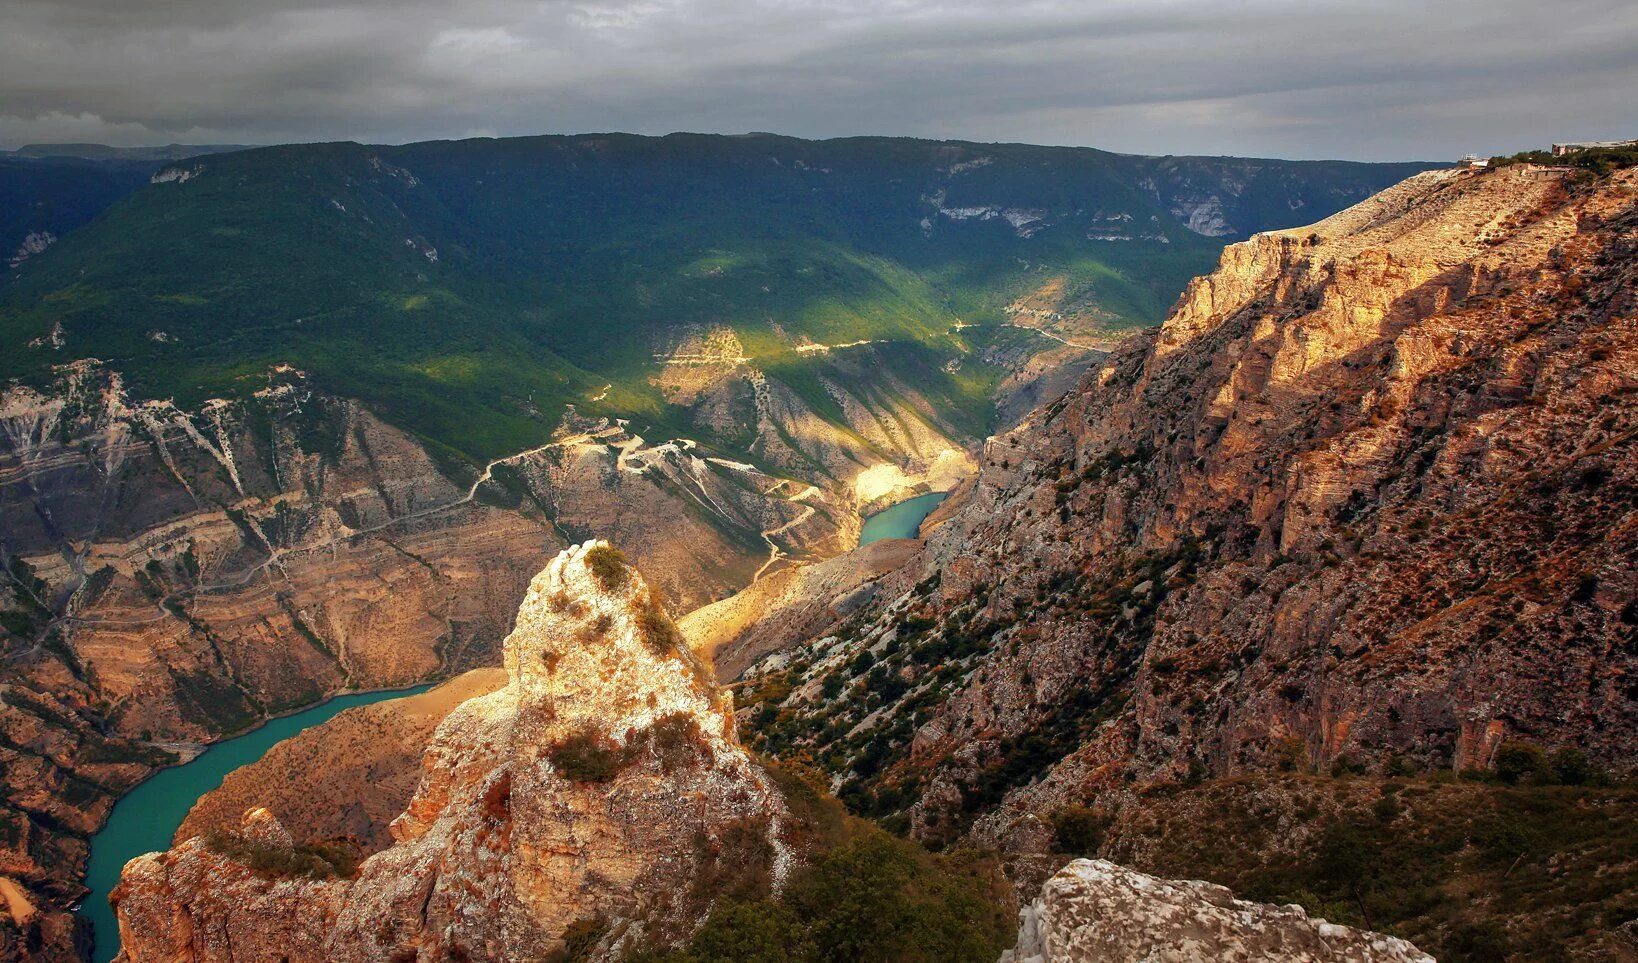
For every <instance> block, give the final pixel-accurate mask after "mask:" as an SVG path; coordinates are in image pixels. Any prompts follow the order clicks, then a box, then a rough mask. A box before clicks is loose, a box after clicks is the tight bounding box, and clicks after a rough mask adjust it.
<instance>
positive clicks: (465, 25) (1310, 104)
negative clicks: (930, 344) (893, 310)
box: [0, 0, 1638, 159]
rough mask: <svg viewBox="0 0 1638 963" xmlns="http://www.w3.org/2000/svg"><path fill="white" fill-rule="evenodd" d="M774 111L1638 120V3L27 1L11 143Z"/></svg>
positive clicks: (1330, 132)
mask: <svg viewBox="0 0 1638 963" xmlns="http://www.w3.org/2000/svg"><path fill="white" fill-rule="evenodd" d="M752 129H757V130H776V131H780V132H785V133H791V134H797V135H802V136H838V135H847V134H856V133H882V134H913V135H920V136H935V137H961V138H967V139H974V140H1022V141H1034V142H1041V143H1073V144H1088V145H1092V146H1098V147H1104V148H1108V149H1114V150H1124V151H1133V152H1145V153H1238V154H1267V155H1279V156H1294V157H1339V156H1340V157H1358V158H1363V159H1386V158H1436V157H1448V156H1452V155H1453V154H1456V153H1460V152H1462V151H1466V150H1478V151H1502V150H1514V149H1519V148H1522V147H1528V146H1534V145H1538V144H1542V143H1545V142H1547V141H1549V140H1552V139H1563V138H1568V137H1612V136H1617V135H1620V134H1623V133H1625V134H1628V135H1629V136H1631V135H1633V134H1634V133H1635V132H1638V8H1635V7H1634V6H1633V5H1632V4H1630V3H1629V2H1626V0H1569V2H1559V3H1545V2H1524V0H1492V2H1488V3H1483V2H1477V0H1446V2H1441V3H1438V4H1429V3H1426V2H1425V0H1418V2H1411V0H1375V2H1372V0H1345V2H1343V0H1331V2H1318V0H1317V2H1308V3H1294V2H1289V0H1240V2H1232V3H1231V2H1223V0H1141V2H1140V0H1124V2H1123V0H1082V2H1072V0H1012V2H1007V0H877V2H864V0H810V2H796V0H786V2H773V0H764V2H750V0H601V2H599V0H470V2H462V0H454V2H450V0H436V2H435V0H402V2H387V0H277V2H267V0H254V2H253V0H60V2H47V0H13V2H12V3H10V4H7V5H5V6H4V7H3V8H0V144H3V145H10V146H15V145H16V144H18V143H22V142H24V141H28V140H61V139H76V140H84V139H99V140H105V141H108V142H113V143H140V142H156V141H169V140H192V141H203V140H218V141H221V140H225V141H240V142H251V143H259V142H275V141H291V140H321V139H337V138H352V139H362V140H376V141H405V140H415V139H422V138H430V137H448V136H462V135H466V134H469V133H472V132H484V133H494V134H523V133H539V132H562V131H586V130H632V131H638V132H649V133H662V132H666V131H671V130H708V131H710V130H715V131H726V132H737V131H744V130H752Z"/></svg>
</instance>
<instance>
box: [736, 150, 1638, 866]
mask: <svg viewBox="0 0 1638 963" xmlns="http://www.w3.org/2000/svg"><path fill="white" fill-rule="evenodd" d="M1635 201H1638V171H1635V170H1633V169H1627V170H1623V171H1618V172H1616V173H1614V174H1611V175H1609V176H1607V177H1602V178H1589V177H1585V176H1583V175H1580V174H1577V173H1575V172H1569V171H1564V170H1558V169H1547V168H1540V167H1529V166H1522V165H1521V166H1514V167H1507V168H1503V169H1500V170H1494V171H1488V172H1471V171H1439V172H1430V173H1426V174H1422V175H1418V176H1416V177H1413V178H1411V179H1409V180H1407V181H1405V182H1404V183H1403V184H1400V185H1398V186H1396V187H1394V188H1392V189H1390V190H1388V191H1385V192H1383V193H1382V194H1381V195H1379V196H1377V197H1375V198H1372V199H1371V200H1369V201H1367V202H1365V203H1362V204H1360V205H1358V206H1356V207H1354V208H1351V209H1349V210H1347V211H1344V212H1342V213H1341V214H1338V215H1336V216H1334V217H1332V218H1329V219H1327V220H1325V221H1322V222H1320V223H1318V224H1316V225H1313V226H1312V227H1308V228H1302V229H1296V230H1290V231H1282V232H1274V233H1268V234H1263V235H1259V236H1257V237H1255V238H1253V239H1252V240H1250V241H1248V242H1245V243H1242V244H1236V245H1233V246H1231V247H1229V248H1228V249H1227V250H1226V251H1225V252H1224V254H1223V257H1222V262H1221V265H1220V266H1219V268H1218V270H1217V271H1216V272H1215V273H1214V274H1212V275H1210V276H1209V277H1205V278H1202V279H1200V280H1198V281H1196V282H1195V283H1193V284H1191V285H1190V287H1189V289H1188V291H1187V292H1186V293H1185V294H1184V296H1183V298H1182V299H1181V301H1180V302H1179V304H1178V306H1177V308H1176V309H1175V310H1174V312H1173V313H1172V315H1171V317H1170V318H1169V319H1168V320H1167V322H1166V324H1165V325H1164V326H1163V327H1161V328H1160V329H1159V330H1158V331H1155V332H1150V333H1146V334H1145V335H1144V336H1142V337H1140V338H1137V339H1134V340H1133V341H1132V342H1131V343H1130V344H1129V345H1127V346H1125V347H1124V348H1123V349H1121V350H1119V351H1118V352H1116V354H1115V355H1114V356H1113V357H1112V358H1111V359H1109V360H1108V361H1107V362H1106V363H1104V364H1103V365H1102V366H1101V367H1100V368H1098V369H1097V370H1096V371H1094V372H1093V373H1092V374H1090V375H1089V376H1088V377H1087V378H1086V380H1085V381H1084V382H1083V383H1082V385H1081V386H1080V388H1079V389H1077V390H1076V391H1075V392H1072V393H1071V394H1070V395H1069V396H1067V397H1066V398H1065V399H1063V400H1062V401H1061V402H1058V403H1055V404H1053V405H1051V406H1049V407H1047V408H1045V409H1043V410H1041V411H1039V412H1037V413H1036V414H1035V415H1034V416H1032V417H1031V418H1030V419H1029V420H1028V421H1027V422H1026V423H1025V424H1024V425H1022V426H1021V427H1019V428H1018V429H1016V430H1014V431H1013V432H1011V433H1010V434H1008V435H1006V436H1004V437H999V438H997V439H995V440H994V441H992V442H991V443H990V444H989V445H988V447H987V449H986V451H985V454H984V458H983V465H984V467H983V470H982V472H981V474H980V475H979V477H978V479H977V480H976V482H975V483H974V484H972V485H969V486H967V487H966V488H965V489H964V490H963V492H961V493H959V494H958V495H956V496H955V498H954V499H952V500H953V501H957V500H959V501H963V502H964V504H962V505H960V507H958V508H955V509H954V510H953V511H952V513H951V515H950V516H949V517H948V520H947V521H945V522H944V523H943V524H942V525H941V526H939V527H938V528H936V530H934V531H933V532H932V533H931V535H930V537H929V542H928V545H927V547H926V548H925V549H924V550H923V552H922V553H921V555H920V556H919V557H918V558H916V559H914V560H912V561H911V562H910V563H909V564H908V565H907V566H906V567H905V568H904V569H901V571H900V572H899V573H897V574H896V575H892V576H888V577H886V578H885V579H884V580H883V582H882V584H881V587H880V588H879V589H878V591H877V592H876V600H874V601H872V602H871V603H870V604H869V605H868V606H866V607H865V608H864V609H863V610H860V611H856V612H854V613H852V614H849V615H845V616H844V617H842V618H839V619H838V620H836V621H835V622H834V623H833V625H832V627H831V628H830V629H829V630H827V631H825V632H823V633H822V634H823V635H824V637H823V638H820V639H817V640H815V641H813V642H811V643H810V644H808V645H806V646H804V647H801V648H798V649H796V650H793V651H789V652H786V653H781V654H779V655H776V656H773V657H770V658H769V659H767V660H765V661H764V662H763V663H762V664H761V665H759V666H758V667H756V668H755V669H753V670H752V678H753V679H754V680H755V681H754V682H753V683H752V684H751V685H750V688H749V690H748V692H747V697H748V698H749V699H750V700H751V701H753V702H756V703H758V705H757V708H756V709H755V710H753V712H752V713H751V714H750V720H751V723H750V724H751V726H752V728H753V729H754V731H756V732H757V733H758V735H757V738H756V745H758V746H761V747H763V748H765V749H769V750H773V751H777V752H797V751H801V752H808V753H811V754H812V755H813V756H814V757H815V758H817V759H820V760H822V761H823V762H824V763H825V765H826V766H827V767H828V768H829V769H830V770H831V771H832V772H833V773H835V774H836V775H837V777H838V779H839V780H841V781H842V783H843V785H842V794H843V796H844V798H847V799H850V800H851V802H852V803H853V804H854V805H855V806H856V807H857V808H859V809H861V810H863V811H865V812H870V813H875V814H878V815H882V816H885V817H887V818H888V819H890V820H892V821H894V822H897V823H899V824H901V825H905V826H907V827H909V828H912V829H913V830H914V831H915V832H916V833H918V834H920V835H921V836H923V837H925V838H929V839H935V840H953V839H956V838H960V837H962V836H969V837H974V838H978V839H981V840H988V841H993V842H999V843H1002V844H1004V845H1007V846H1009V847H1018V848H1020V850H1024V851H1027V850H1029V849H1030V848H1031V847H1034V846H1038V845H1039V843H1040V841H1041V839H1042V837H1043V834H1042V832H1041V827H1042V825H1043V823H1042V822H1041V821H1040V820H1041V819H1042V818H1044V817H1045V816H1046V815H1049V814H1051V813H1053V812H1055V811H1057V810H1059V809H1061V808H1062V807H1065V806H1068V805H1083V804H1085V805H1089V806H1093V807H1102V806H1108V805H1114V804H1116V803H1118V801H1119V800H1120V799H1122V798H1123V797H1124V794H1127V793H1129V792H1131V791H1132V787H1133V786H1134V784H1135V785H1137V786H1142V785H1145V784H1152V783H1165V782H1173V781H1180V780H1189V779H1201V778H1207V777H1212V776H1223V775H1231V774H1235V773H1239V772H1246V771H1260V770H1266V769H1273V768H1277V767H1282V766H1283V767H1294V768H1299V769H1307V768H1317V769H1320V770H1330V769H1331V768H1333V767H1337V766H1340V767H1344V768H1354V767H1363V768H1366V769H1371V770H1376V771H1381V770H1383V769H1385V768H1389V767H1391V768H1393V769H1395V770H1396V771H1416V770H1432V771H1438V770H1444V771H1449V770H1453V769H1454V770H1467V769H1472V768H1477V769H1483V768H1485V767H1488V766H1490V765H1491V764H1492V763H1493V761H1494V760H1495V759H1496V756H1497V753H1498V749H1499V748H1500V747H1502V746H1503V745H1505V744H1509V743H1533V744H1536V745H1539V746H1541V747H1546V748H1548V749H1552V748H1571V749H1576V750H1579V751H1584V752H1585V753H1586V754H1587V755H1588V756H1590V757H1591V758H1592V759H1593V760H1594V764H1595V765H1596V766H1599V767H1605V768H1608V769H1611V770H1614V771H1617V772H1624V771H1630V770H1632V768H1633V766H1634V764H1635V762H1638V758H1635V756H1634V746H1638V738H1635V736H1638V694H1635V692H1634V689H1633V686H1632V678H1633V675H1634V671H1635V669H1638V663H1635V658H1638V650H1635V648H1634V641H1633V640H1634V631H1635V630H1634V626H1635V624H1638V579H1635V577H1634V566H1633V559H1634V558H1638V527H1635V522H1638V515H1635V514H1634V512H1635V488H1638V474H1635V473H1638V455H1635V452H1634V445H1635V443H1638V442H1635V439H1638V375H1635V373H1638V319H1635V313H1638V205H1635ZM1045 835H1046V836H1047V837H1050V835H1051V834H1050V833H1046V834H1045Z"/></svg>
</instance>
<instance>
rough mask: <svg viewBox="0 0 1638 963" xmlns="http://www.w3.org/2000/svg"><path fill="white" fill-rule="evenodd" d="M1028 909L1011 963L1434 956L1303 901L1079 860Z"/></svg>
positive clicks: (1378, 960)
mask: <svg viewBox="0 0 1638 963" xmlns="http://www.w3.org/2000/svg"><path fill="white" fill-rule="evenodd" d="M1019 915H1020V918H1021V919H1020V926H1019V929H1018V945H1017V947H1016V948H1014V949H1012V950H1009V951H1008V952H1006V953H1003V954H1002V955H1001V963H1126V961H1129V960H1165V961H1167V963H1214V961H1218V960H1281V961H1288V963H1433V957H1431V956H1428V955H1427V954H1426V953H1423V952H1421V951H1420V950H1418V949H1417V948H1416V947H1415V946H1413V945H1411V944H1410V943H1407V942H1406V941H1404V940H1401V939H1398V938H1396V937H1392V936H1383V935H1381V934H1379V933H1370V932H1367V931H1364V930H1356V929H1353V928H1351V927H1347V926H1338V925H1337V924H1335V923H1328V922H1326V921H1325V920H1322V919H1312V918H1310V917H1309V916H1308V914H1306V913H1304V912H1303V910H1302V908H1301V907H1298V906H1270V905H1269V904H1267V903H1248V902H1246V901H1244V900H1238V899H1235V898H1234V896H1233V894H1232V893H1230V892H1229V891H1228V890H1226V889H1224V888H1223V887H1221V886H1214V885H1212V884H1211V883H1202V882H1196V881H1193V880H1165V879H1156V878H1155V877H1153V876H1148V875H1145V874H1143V873H1139V872H1135V871H1133V870H1130V869H1125V868H1123V867H1120V866H1116V865H1115V864H1114V863H1109V862H1105V861H1103V860H1101V859H1100V860H1089V859H1077V860H1075V861H1074V862H1073V863H1070V864H1069V865H1068V866H1065V867H1064V868H1063V869H1062V870H1060V871H1059V872H1058V873H1057V875H1055V876H1053V877H1052V878H1051V879H1049V880H1047V882H1046V885H1045V886H1043V887H1042V888H1041V895H1040V897H1038V898H1037V899H1036V900H1035V901H1034V902H1033V903H1030V904H1029V905H1028V906H1025V907H1024V909H1023V910H1022V912H1021V913H1020V914H1019Z"/></svg>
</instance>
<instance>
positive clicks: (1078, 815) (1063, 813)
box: [1052, 806, 1110, 856]
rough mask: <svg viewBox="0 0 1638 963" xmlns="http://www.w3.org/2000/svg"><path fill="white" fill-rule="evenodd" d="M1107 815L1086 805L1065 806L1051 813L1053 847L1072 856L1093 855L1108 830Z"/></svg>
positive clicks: (1108, 820)
mask: <svg viewBox="0 0 1638 963" xmlns="http://www.w3.org/2000/svg"><path fill="white" fill-rule="evenodd" d="M1109 823H1110V818H1109V816H1107V815H1105V814H1103V813H1100V812H1098V811H1097V810H1096V809H1092V808H1090V807H1087V806H1065V807H1063V808H1062V809H1060V810H1058V811H1057V812H1055V813H1053V814H1052V837H1053V848H1054V849H1056V850H1057V851H1058V852H1060V853H1068V854H1070V855H1073V856H1094V855H1096V854H1097V852H1098V847H1099V846H1101V845H1103V836H1104V834H1105V833H1106V832H1108V831H1109Z"/></svg>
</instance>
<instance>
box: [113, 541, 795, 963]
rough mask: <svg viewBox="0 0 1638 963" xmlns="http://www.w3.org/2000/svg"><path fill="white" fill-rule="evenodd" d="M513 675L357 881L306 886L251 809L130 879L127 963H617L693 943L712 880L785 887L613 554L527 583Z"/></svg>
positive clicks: (472, 710)
mask: <svg viewBox="0 0 1638 963" xmlns="http://www.w3.org/2000/svg"><path fill="white" fill-rule="evenodd" d="M506 672H507V677H508V682H507V684H506V686H505V687H504V688H502V689H500V690H498V691H496V692H493V693H491V694H489V695H484V696H479V697H477V698H474V699H471V700H468V701H467V702H465V703H463V704H462V705H461V706H459V707H458V708H457V709H455V711H454V712H452V713H450V715H448V716H447V717H446V718H445V719H444V721H443V722H442V723H441V724H439V726H438V730H437V733H436V734H435V735H434V737H433V740H432V743H431V745H430V746H429V747H428V748H427V752H426V755H425V757H424V761H423V775H422V779H421V785H420V787H419V788H418V789H417V790H416V794H415V797H414V798H413V799H412V800H411V801H410V804H409V807H408V808H407V809H406V810H405V811H404V813H403V815H401V816H400V817H399V818H398V819H397V820H395V821H394V822H393V826H392V833H393V837H394V839H395V840H396V842H395V844H394V845H393V846H391V847H389V848H387V849H385V850H383V851H381V852H379V853H377V854H376V855H374V856H372V857H371V858H370V859H368V860H367V861H365V862H364V864H363V865H362V866H360V867H359V868H358V870H357V874H356V876H353V877H348V876H339V877H338V876H336V875H334V872H335V870H334V869H333V868H332V869H330V871H329V873H328V874H326V873H325V872H311V873H307V874H303V873H302V872H301V870H302V868H303V857H304V856H305V858H306V860H307V861H309V862H313V861H319V863H318V865H319V866H320V867H321V868H322V867H323V866H324V864H323V863H322V861H321V857H319V856H317V855H315V854H311V853H309V852H307V851H304V850H298V849H297V848H296V844H295V842H294V841H293V840H292V839H291V837H290V835H289V833H288V832H287V831H286V830H285V829H284V827H283V826H281V825H280V824H279V823H278V822H277V821H276V820H275V819H274V818H273V817H272V815H271V814H269V813H268V812H267V811H266V810H252V811H251V812H250V813H249V814H247V816H246V820H245V823H244V828H243V830H242V831H241V832H239V833H237V834H218V835H211V836H206V837H203V838H195V839H192V840H190V841H188V842H186V843H184V844H182V845H181V846H180V847H178V848H177V849H176V850H174V851H172V852H169V853H163V854H152V855H149V856H145V857H142V858H139V859H136V860H133V861H132V862H131V863H130V864H129V865H128V866H127V867H126V869H125V873H124V876H123V879H122V881H121V884H120V886H119V888H118V889H117V890H116V891H115V893H114V895H113V902H114V906H115V909H116V911H117V913H118V915H119V919H120V933H121V937H122V946H121V956H120V958H121V959H123V960H126V961H129V963H140V961H175V963H183V961H193V960H201V961H202V960H214V961H222V963H235V961H250V960H270V959H274V958H279V959H284V960H288V961H292V963H301V961H307V963H330V961H342V960H359V961H365V960H382V959H540V958H546V957H548V956H551V955H553V954H558V955H562V954H563V953H564V951H565V949H577V950H578V951H579V952H580V953H582V954H587V953H590V954H591V955H594V956H595V957H596V958H619V956H620V955H621V951H622V950H625V949H629V948H631V947H634V946H640V945H643V944H645V943H651V942H654V941H659V940H674V939H677V938H679V937H681V936H686V935H688V933H690V932H691V931H692V929H693V928H694V927H695V926H697V925H698V923H699V921H700V919H701V917H702V916H703V914H704V910H705V909H706V907H708V905H709V903H710V902H711V900H712V899H714V898H715V896H716V895H717V894H715V893H714V892H711V891H710V890H709V889H708V888H706V887H705V886H703V885H702V880H703V879H704V878H705V877H706V876H707V875H708V874H710V873H713V872H715V873H717V874H719V875H720V874H724V873H730V874H735V875H740V874H744V875H755V874H758V873H760V874H762V875H764V876H766V877H768V878H770V879H772V880H774V881H776V882H777V881H779V880H782V879H783V878H784V877H785V876H786V875H787V874H788V873H789V872H790V869H791V866H792V855H793V854H792V851H791V849H790V847H789V845H788V844H787V841H786V830H785V827H784V826H783V823H784V821H785V819H786V812H787V810H786V806H785V803H784V801H783V798H782V796H781V795H780V793H779V791H778V790H777V789H776V788H775V787H774V785H773V783H772V782H771V781H770V779H769V777H768V776H767V775H766V774H764V773H763V771H762V770H761V768H760V767H759V766H757V765H756V764H755V763H754V762H752V760H751V758H750V757H749V756H748V755H747V754H746V753H745V751H744V750H743V749H741V748H740V747H739V745H738V743H737V741H736V739H735V731H734V720H733V713H732V708H731V707H732V702H731V700H729V699H727V698H726V696H725V695H724V694H723V693H722V692H721V691H720V690H718V689H717V688H716V685H715V683H714V681H713V680H712V676H711V671H710V669H709V668H707V667H705V666H703V665H702V664H701V663H699V662H697V661H696V660H695V659H694V658H693V656H692V655H691V654H690V653H689V652H688V649H687V647H686V646H684V645H682V644H681V636H680V635H678V634H677V631H676V628H675V627H674V626H673V625H672V624H671V621H670V619H669V618H667V617H666V615H665V612H664V610H663V609H662V608H661V607H660V602H659V599H658V598H657V597H655V596H654V595H653V594H652V593H651V592H650V591H649V589H648V587H647V586H646V585H645V584H644V582H643V580H642V578H641V576H639V575H638V574H637V572H636V571H635V570H634V569H631V568H628V567H627V566H625V565H624V564H623V563H622V562H621V561H620V559H619V555H618V553H617V552H614V551H613V550H612V549H610V548H609V547H608V546H607V544H606V543H602V542H598V543H587V544H585V545H581V546H577V547H576V548H574V549H571V550H569V551H565V552H564V553H562V554H561V555H559V556H558V557H557V558H556V559H554V560H553V561H552V563H551V564H550V565H549V566H548V567H547V568H546V570H545V571H543V572H541V573H540V575H539V576H537V577H536V578H535V580H534V582H533V583H532V584H531V585H530V588H529V595H528V597H527V598H526V599H525V601H524V603H523V606H522V608H521V609H520V610H519V612H518V623H517V628H515V629H514V630H513V632H512V634H511V635H510V636H509V637H508V638H507V641H506ZM719 862H721V863H723V864H725V866H726V867H729V868H725V869H718V868H715V867H716V864H717V863H719ZM293 873H294V876H295V878H290V877H291V875H292V874H293ZM281 877H282V879H281ZM270 878H271V879H279V880H280V881H279V882H278V883H276V884H274V885H268V884H267V883H266V882H265V880H268V879H270ZM577 941H580V942H577Z"/></svg>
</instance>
